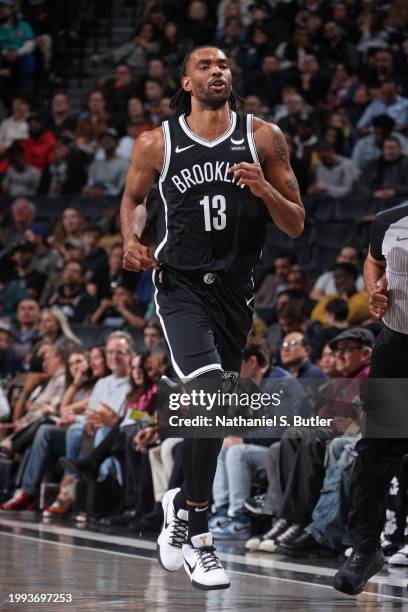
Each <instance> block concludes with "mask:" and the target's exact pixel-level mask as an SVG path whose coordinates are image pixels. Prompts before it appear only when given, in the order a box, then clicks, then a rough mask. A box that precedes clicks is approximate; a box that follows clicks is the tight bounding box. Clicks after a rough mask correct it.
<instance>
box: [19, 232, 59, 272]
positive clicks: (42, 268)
mask: <svg viewBox="0 0 408 612" xmlns="http://www.w3.org/2000/svg"><path fill="white" fill-rule="evenodd" d="M48 233H49V232H48V231H47V229H46V227H45V225H43V224H42V223H33V224H32V225H30V226H29V228H28V229H27V230H26V232H25V238H26V240H28V242H31V243H32V244H33V245H34V248H35V251H34V257H33V268H34V270H37V272H42V274H46V275H47V276H48V277H49V276H50V275H52V274H53V273H54V272H55V271H56V270H57V267H58V255H57V254H56V253H55V252H54V251H52V250H51V249H50V248H48V246H47V244H46V239H47V237H48Z"/></svg>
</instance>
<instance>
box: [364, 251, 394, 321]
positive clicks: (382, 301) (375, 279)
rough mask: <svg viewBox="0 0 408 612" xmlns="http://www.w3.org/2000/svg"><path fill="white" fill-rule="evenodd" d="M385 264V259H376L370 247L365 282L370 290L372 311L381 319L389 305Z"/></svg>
mask: <svg viewBox="0 0 408 612" xmlns="http://www.w3.org/2000/svg"><path fill="white" fill-rule="evenodd" d="M385 266H386V263H385V261H382V260H378V259H374V257H373V256H372V255H371V250H370V249H369V251H368V255H367V257H366V260H365V262H364V283H365V286H366V289H367V291H368V296H369V302H368V305H369V308H370V312H371V314H372V315H373V317H374V318H375V319H381V318H382V317H383V316H384V315H385V312H386V310H387V306H388V290H387V277H386V275H385Z"/></svg>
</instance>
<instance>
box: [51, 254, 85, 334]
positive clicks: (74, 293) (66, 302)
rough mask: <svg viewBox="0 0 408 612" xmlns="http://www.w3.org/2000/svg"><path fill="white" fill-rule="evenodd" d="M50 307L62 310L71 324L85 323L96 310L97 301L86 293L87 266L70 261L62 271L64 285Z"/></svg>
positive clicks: (56, 293) (52, 298)
mask: <svg viewBox="0 0 408 612" xmlns="http://www.w3.org/2000/svg"><path fill="white" fill-rule="evenodd" d="M48 306H58V307H59V308H61V310H62V311H63V313H64V314H65V316H66V317H67V319H68V320H69V321H70V322H71V323H83V322H85V321H86V320H87V319H89V317H90V315H91V314H92V313H93V312H94V310H95V309H96V306H97V304H96V301H95V299H94V298H93V297H92V296H90V295H89V294H88V293H87V292H86V288H85V266H84V265H83V264H81V263H80V262H78V261H70V262H68V263H66V264H65V266H64V268H63V270H62V285H61V286H60V287H59V289H58V290H57V291H56V292H55V293H54V294H53V295H52V296H51V298H50V299H49V301H48Z"/></svg>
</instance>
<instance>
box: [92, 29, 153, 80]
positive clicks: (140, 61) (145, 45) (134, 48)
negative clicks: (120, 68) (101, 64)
mask: <svg viewBox="0 0 408 612" xmlns="http://www.w3.org/2000/svg"><path fill="white" fill-rule="evenodd" d="M154 36H155V29H154V26H153V24H152V23H150V22H149V21H144V22H142V23H141V24H140V25H139V27H138V29H137V30H136V32H135V36H134V38H133V39H132V40H131V41H130V42H128V43H125V44H123V45H121V46H120V47H118V48H117V49H115V50H114V51H113V53H112V55H111V59H112V60H113V62H114V64H119V63H120V62H125V63H126V64H127V65H128V66H130V68H132V70H133V71H134V73H135V74H136V75H142V74H144V72H145V70H146V64H147V61H148V58H149V56H150V55H153V54H155V53H157V52H158V49H159V45H158V43H157V42H156V41H155V40H154ZM107 59H110V57H109V56H108V58H107ZM98 60H99V58H98V57H95V61H98Z"/></svg>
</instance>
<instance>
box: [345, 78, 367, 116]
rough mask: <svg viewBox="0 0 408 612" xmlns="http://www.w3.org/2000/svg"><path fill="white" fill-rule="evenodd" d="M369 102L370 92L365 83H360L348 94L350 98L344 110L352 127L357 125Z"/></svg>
mask: <svg viewBox="0 0 408 612" xmlns="http://www.w3.org/2000/svg"><path fill="white" fill-rule="evenodd" d="M370 102H371V97H370V92H369V89H368V87H367V85H366V84H365V83H360V84H359V85H358V86H357V87H356V88H355V90H354V92H351V93H350V98H349V100H348V101H347V103H346V105H345V109H346V112H347V116H348V118H349V119H350V121H351V124H352V125H353V126H355V125H356V124H357V123H358V121H359V120H360V118H361V117H362V115H363V114H364V112H365V110H366V108H367V107H368V105H369V104H370Z"/></svg>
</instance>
